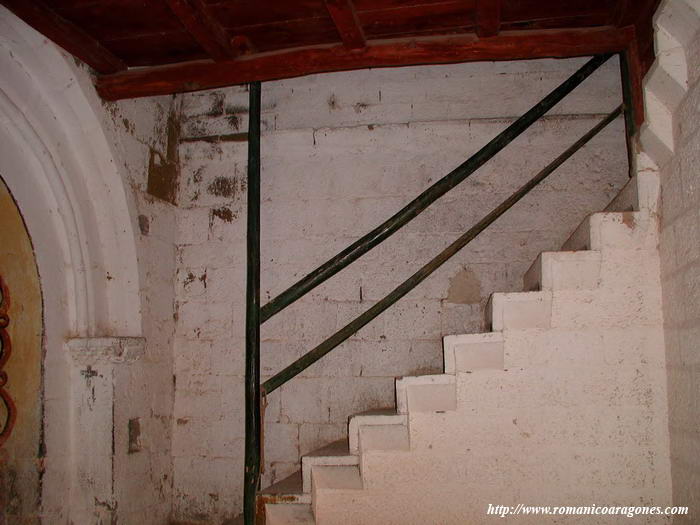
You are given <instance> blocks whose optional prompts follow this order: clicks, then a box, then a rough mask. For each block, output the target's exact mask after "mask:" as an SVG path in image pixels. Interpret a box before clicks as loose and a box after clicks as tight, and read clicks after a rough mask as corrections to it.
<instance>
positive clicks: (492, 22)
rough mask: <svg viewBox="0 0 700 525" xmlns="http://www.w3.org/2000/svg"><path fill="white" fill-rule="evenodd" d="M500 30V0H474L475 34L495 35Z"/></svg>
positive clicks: (483, 36)
mask: <svg viewBox="0 0 700 525" xmlns="http://www.w3.org/2000/svg"><path fill="white" fill-rule="evenodd" d="M500 30H501V0H476V34H477V35H479V37H480V38H486V37H491V36H496V35H497V34H498V32H499V31H500Z"/></svg>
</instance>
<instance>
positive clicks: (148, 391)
mask: <svg viewBox="0 0 700 525" xmlns="http://www.w3.org/2000/svg"><path fill="white" fill-rule="evenodd" d="M78 74H79V75H80V76H79V78H78V80H79V81H80V82H81V83H82V84H83V89H85V90H86V91H88V92H90V93H91V94H92V96H93V97H94V98H93V99H92V100H93V102H94V105H93V109H94V111H95V113H96V115H97V116H98V118H99V119H100V121H101V123H102V128H103V130H104V132H105V133H106V134H107V137H108V139H109V140H110V144H111V146H112V149H113V154H114V158H115V159H116V162H118V163H120V165H119V166H117V168H118V171H119V173H120V175H121V176H122V178H123V181H124V185H125V187H126V188H127V196H128V198H129V205H130V207H131V210H130V211H131V220H132V224H133V228H134V231H135V232H136V244H137V245H136V249H137V254H138V264H139V278H140V283H139V289H140V304H134V305H133V308H138V309H140V310H141V316H142V319H143V326H142V335H143V337H144V339H145V341H146V345H145V349H144V352H143V355H141V356H140V357H139V358H138V359H135V360H133V361H132V362H129V361H130V360H129V359H120V361H125V362H124V363H119V364H115V365H110V366H109V367H108V366H105V365H104V363H99V364H98V365H97V366H96V367H95V368H100V367H102V368H103V369H105V371H106V370H107V368H109V369H110V372H109V373H110V375H111V378H112V384H111V385H110V387H109V389H110V392H109V394H111V397H110V400H109V401H110V405H111V406H110V407H102V408H104V409H105V410H109V409H111V410H112V411H113V417H112V418H110V423H111V428H110V429H109V430H110V431H112V432H113V435H114V445H113V453H114V466H113V473H112V476H113V489H112V490H113V494H112V499H111V503H110V505H111V506H112V508H110V509H106V510H108V511H109V512H108V513H106V514H105V518H104V519H108V518H109V519H112V520H116V521H117V522H120V523H153V524H156V523H167V522H168V520H169V516H170V511H171V504H172V498H171V494H172V483H173V473H172V449H171V443H172V424H173V420H172V413H173V393H174V387H173V339H174V333H175V315H174V304H175V302H174V301H175V297H174V294H175V290H174V286H173V276H174V275H175V260H176V248H175V242H174V241H175V207H174V206H173V205H171V204H168V203H166V202H164V201H162V200H160V199H157V198H154V197H153V196H152V195H149V193H148V192H147V187H148V177H149V169H151V170H152V169H153V166H154V165H155V167H156V169H157V168H158V167H159V166H160V165H161V163H163V162H165V160H166V157H167V150H168V139H169V119H170V121H171V122H173V119H174V123H175V124H177V123H178V122H177V116H178V115H179V112H180V102H179V100H178V99H177V98H176V97H152V98H144V99H137V100H125V101H120V102H114V103H106V102H105V103H103V102H100V101H99V99H98V98H97V95H96V94H95V93H94V88H93V87H92V80H91V79H90V77H89V76H88V74H87V72H86V71H84V70H81V71H79V72H78ZM170 131H171V130H170ZM170 135H171V139H172V132H171V133H170ZM149 167H150V168H149ZM105 392H107V391H105ZM98 402H99V401H98ZM93 431H94V430H93ZM130 431H131V435H130ZM105 512H106V511H105Z"/></svg>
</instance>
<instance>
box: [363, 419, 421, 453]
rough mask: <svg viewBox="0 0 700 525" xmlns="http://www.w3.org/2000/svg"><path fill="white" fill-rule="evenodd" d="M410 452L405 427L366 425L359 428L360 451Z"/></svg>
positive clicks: (406, 428)
mask: <svg viewBox="0 0 700 525" xmlns="http://www.w3.org/2000/svg"><path fill="white" fill-rule="evenodd" d="M384 450H397V451H408V450H410V445H409V440H408V427H407V426H406V425H368V426H362V427H360V451H361V453H362V454H363V455H364V454H366V453H367V452H372V451H384Z"/></svg>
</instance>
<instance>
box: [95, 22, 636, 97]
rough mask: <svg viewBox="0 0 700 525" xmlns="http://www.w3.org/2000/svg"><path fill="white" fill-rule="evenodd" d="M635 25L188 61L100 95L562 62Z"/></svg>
mask: <svg viewBox="0 0 700 525" xmlns="http://www.w3.org/2000/svg"><path fill="white" fill-rule="evenodd" d="M633 38H634V30H633V28H622V29H618V28H613V27H604V28H596V29H577V30H546V31H503V32H501V33H500V34H499V35H498V36H495V37H492V38H489V39H485V40H481V39H478V38H476V37H475V36H449V37H425V38H420V39H419V38H415V39H402V40H384V41H374V42H372V41H370V42H368V43H367V47H366V48H365V49H362V50H354V51H353V50H349V49H348V48H346V47H345V46H342V45H341V46H325V47H314V48H307V49H299V50H294V51H287V52H280V53H263V54H258V55H248V56H245V57H241V58H239V59H238V60H235V61H230V62H222V63H215V62H211V61H198V62H189V63H184V64H178V65H172V66H160V67H151V68H143V69H138V70H131V71H125V72H123V73H115V74H113V75H105V76H101V77H99V78H98V79H97V81H96V87H97V91H98V92H99V94H100V95H101V96H102V98H104V99H106V100H117V99H123V98H135V97H143V96H150V95H165V94H170V93H178V92H185V91H197V90H201V89H210V88H216V87H223V86H232V85H236V84H243V83H247V82H251V81H256V80H259V81H267V80H278V79H283V78H292V77H299V76H303V75H308V74H312V73H324V72H331V71H347V70H351V69H362V68H368V67H390V66H409V65H425V64H450V63H456V62H476V61H487V60H518V59H534V58H566V57H575V56H586V55H594V54H598V53H613V52H619V51H622V50H625V49H627V47H628V45H629V43H630V41H631V40H632V39H633Z"/></svg>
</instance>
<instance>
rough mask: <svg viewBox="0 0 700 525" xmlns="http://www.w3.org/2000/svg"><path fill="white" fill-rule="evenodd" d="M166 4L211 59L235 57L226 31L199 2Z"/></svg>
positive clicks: (178, 0)
mask: <svg viewBox="0 0 700 525" xmlns="http://www.w3.org/2000/svg"><path fill="white" fill-rule="evenodd" d="M167 3H168V6H169V7H170V10H171V11H172V12H173V13H175V16H177V17H178V18H179V19H180V22H182V25H183V26H185V29H187V32H188V33H189V34H190V35H192V37H193V38H194V39H195V40H196V41H197V43H198V44H199V45H200V46H201V47H202V49H204V51H206V52H207V54H208V55H209V56H210V57H211V58H213V59H214V60H216V61H220V60H227V59H230V58H235V57H236V56H237V53H236V52H235V51H234V49H233V48H232V47H231V44H230V38H229V36H228V35H227V34H226V31H225V30H224V28H223V27H221V25H219V24H218V23H217V22H216V21H215V20H214V19H213V18H212V17H211V16H210V15H209V13H208V12H207V10H206V9H207V8H206V6H205V5H203V4H202V2H201V0H167Z"/></svg>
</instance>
